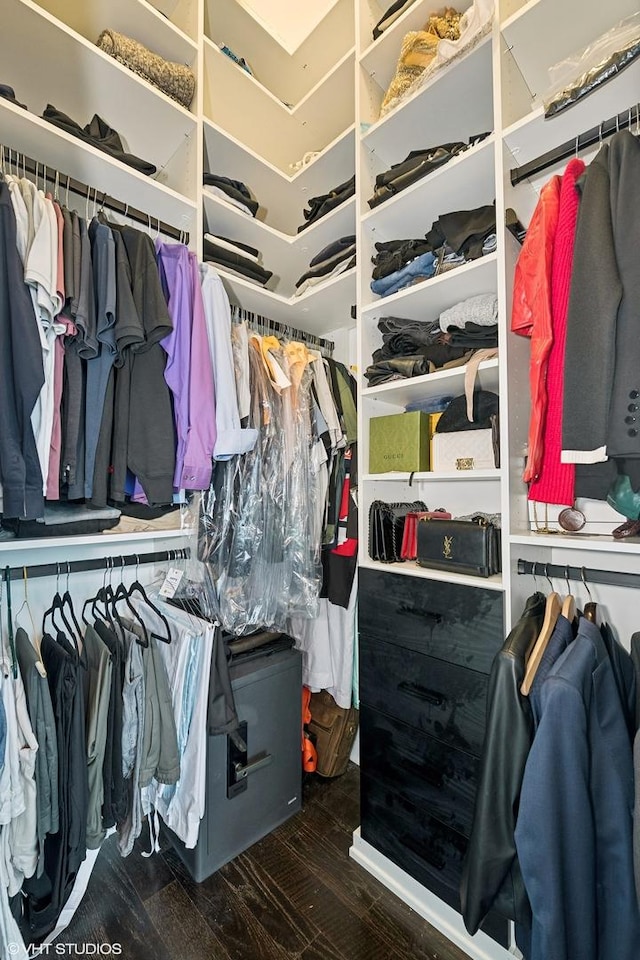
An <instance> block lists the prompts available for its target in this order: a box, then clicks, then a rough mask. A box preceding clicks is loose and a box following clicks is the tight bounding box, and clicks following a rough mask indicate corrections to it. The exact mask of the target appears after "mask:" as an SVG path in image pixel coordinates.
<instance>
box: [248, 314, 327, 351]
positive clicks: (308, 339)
mask: <svg viewBox="0 0 640 960" xmlns="http://www.w3.org/2000/svg"><path fill="white" fill-rule="evenodd" d="M231 315H232V317H233V318H234V319H235V320H244V321H246V323H248V324H254V325H258V326H261V327H263V328H264V329H266V330H272V331H273V332H274V333H282V334H284V335H285V336H288V337H292V338H293V339H295V340H302V341H304V342H305V343H312V344H314V345H315V346H317V347H322V348H323V349H324V350H328V351H329V352H330V353H333V351H334V348H335V344H334V342H333V340H323V339H322V337H316V336H315V334H313V333H307V332H306V330H298V329H296V327H292V326H290V325H289V324H288V323H279V322H278V321H277V320H271V319H270V318H269V317H263V316H261V315H260V314H259V313H254V312H253V311H252V310H245V309H244V307H238V306H236V305H233V306H232V307H231Z"/></svg>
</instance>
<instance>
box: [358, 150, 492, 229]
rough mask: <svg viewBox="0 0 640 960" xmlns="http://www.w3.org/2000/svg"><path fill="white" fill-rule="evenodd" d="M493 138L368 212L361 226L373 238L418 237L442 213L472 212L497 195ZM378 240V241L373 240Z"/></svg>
mask: <svg viewBox="0 0 640 960" xmlns="http://www.w3.org/2000/svg"><path fill="white" fill-rule="evenodd" d="M494 145H495V137H494V135H493V134H491V136H489V137H487V138H486V139H485V140H483V141H482V142H481V143H478V144H476V145H475V146H474V147H471V148H470V149H469V150H465V151H464V153H461V154H459V155H458V156H457V157H454V158H453V159H452V160H450V161H449V162H448V163H445V164H444V165H443V166H442V167H439V168H438V169H437V170H434V172H433V173H431V174H430V175H429V176H427V177H422V179H420V180H417V181H416V182H415V183H413V184H411V186H410V187H407V189H406V190H402V191H401V192H400V193H398V194H396V195H395V196H394V197H391V198H390V199H389V200H386V201H385V202H384V203H381V204H380V205H379V206H377V207H374V208H373V209H372V210H369V211H368V212H367V213H365V214H364V216H363V217H362V225H363V226H364V227H365V228H366V229H367V230H369V231H371V233H372V234H376V233H379V234H380V235H381V236H383V237H384V238H385V239H387V238H389V237H401V236H407V237H408V236H419V235H420V233H424V230H425V227H424V224H425V223H426V224H427V225H428V224H430V223H431V222H432V221H433V220H435V219H436V218H437V217H438V216H439V215H440V214H441V213H442V211H443V210H470V209H472V208H473V207H475V206H478V203H479V202H480V203H483V202H484V201H485V200H486V198H487V197H492V196H493V194H494V191H495V162H494V159H495V153H494ZM374 239H375V237H374Z"/></svg>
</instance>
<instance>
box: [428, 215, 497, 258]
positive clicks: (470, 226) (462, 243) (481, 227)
mask: <svg viewBox="0 0 640 960" xmlns="http://www.w3.org/2000/svg"><path fill="white" fill-rule="evenodd" d="M495 232H496V207H495V204H494V203H492V204H487V205H485V206H483V207H475V208H474V209H473V210H456V211H454V212H453V213H445V214H443V215H442V216H440V217H438V219H437V220H435V221H434V222H433V224H432V226H431V230H430V231H429V233H428V234H427V236H426V239H427V241H428V242H429V243H430V244H431V249H432V250H436V249H438V248H439V247H442V246H444V245H447V246H449V247H450V248H451V250H453V252H454V253H457V254H461V255H462V256H464V257H465V259H466V260H477V259H478V257H481V256H482V245H483V243H484V241H485V240H486V238H487V237H488V236H489V234H491V233H495Z"/></svg>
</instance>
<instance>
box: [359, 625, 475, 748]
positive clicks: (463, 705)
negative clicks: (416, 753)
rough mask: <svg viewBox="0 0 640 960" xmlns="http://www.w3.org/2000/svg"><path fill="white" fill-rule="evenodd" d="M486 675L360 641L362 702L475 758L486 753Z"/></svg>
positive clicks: (400, 649) (374, 641)
mask: <svg viewBox="0 0 640 960" xmlns="http://www.w3.org/2000/svg"><path fill="white" fill-rule="evenodd" d="M487 683H488V677H487V676H486V675H485V674H483V673H477V672H476V671H475V670H467V669H465V668H464V667H458V666H456V665H454V664H449V663H444V662H443V661H442V660H436V659H435V658H434V657H426V656H423V655H422V654H419V653H414V652H413V651H412V650H403V649H402V648H401V647H397V646H395V645H394V644H392V643H380V642H379V641H377V640H370V639H368V638H364V639H363V638H362V636H361V639H360V702H361V703H362V704H364V705H365V706H368V707H373V708H374V709H375V710H379V711H380V712H382V713H384V714H387V715H388V716H390V717H394V718H395V719H397V720H401V721H403V722H404V723H407V724H408V725H409V726H411V727H414V728H415V729H416V730H421V731H422V732H423V733H427V734H429V736H432V737H435V739H436V740H439V741H440V742H441V743H443V744H445V745H448V746H452V747H456V748H457V749H458V750H464V751H465V752H466V753H471V754H473V755H474V756H476V757H479V756H480V753H481V751H482V741H483V738H484V727H485V718H486V695H487Z"/></svg>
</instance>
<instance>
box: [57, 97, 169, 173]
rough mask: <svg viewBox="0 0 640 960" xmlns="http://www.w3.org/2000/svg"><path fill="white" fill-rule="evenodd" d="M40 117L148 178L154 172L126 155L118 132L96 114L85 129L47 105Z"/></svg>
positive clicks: (149, 167)
mask: <svg viewBox="0 0 640 960" xmlns="http://www.w3.org/2000/svg"><path fill="white" fill-rule="evenodd" d="M42 117H43V119H44V120H48V121H49V123H53V124H54V125H55V126H56V127H60V129H61V130H64V131H65V132H66V133H70V134H71V135H72V136H73V137H77V138H78V140H84V142H85V143H89V144H91V146H92V147H97V148H98V150H102V151H103V153H108V154H109V156H111V157H115V159H116V160H121V161H122V163H126V164H127V165H128V166H130V167H133V168H134V169H135V170H139V171H140V173H145V174H146V175H147V176H148V177H152V176H153V175H154V173H155V172H156V167H155V166H154V165H153V164H152V163H148V162H147V161H146V160H141V159H140V157H136V156H134V155H133V154H132V153H127V152H126V151H125V149H124V145H123V143H122V139H121V137H120V134H119V133H118V131H117V130H114V129H113V127H110V126H109V124H108V123H106V121H104V120H103V119H102V117H99V116H98V114H97V113H95V114H94V115H93V118H92V119H91V120H90V122H89V123H88V124H87V125H86V126H85V127H81V126H80V124H79V123H76V121H75V120H72V119H71V117H68V116H67V115H66V113H63V112H62V110H58V109H57V108H56V107H54V106H52V105H51V104H50V103H48V104H47V106H46V107H45V111H44V113H43V114H42Z"/></svg>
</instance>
